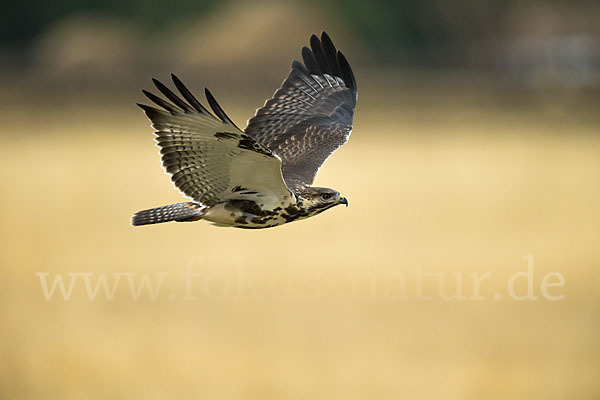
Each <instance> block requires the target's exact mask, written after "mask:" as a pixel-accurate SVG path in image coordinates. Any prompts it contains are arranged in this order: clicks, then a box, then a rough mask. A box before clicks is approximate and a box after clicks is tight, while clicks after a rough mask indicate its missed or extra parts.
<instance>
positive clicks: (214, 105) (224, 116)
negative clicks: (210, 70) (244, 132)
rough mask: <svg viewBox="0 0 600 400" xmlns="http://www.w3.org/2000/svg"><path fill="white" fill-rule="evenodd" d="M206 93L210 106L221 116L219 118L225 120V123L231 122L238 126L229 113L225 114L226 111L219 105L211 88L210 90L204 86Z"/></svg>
mask: <svg viewBox="0 0 600 400" xmlns="http://www.w3.org/2000/svg"><path fill="white" fill-rule="evenodd" d="M204 94H205V95H206V100H208V105H209V106H210V108H212V110H213V112H214V113H215V114H216V116H217V117H219V119H220V120H221V121H223V122H224V123H226V124H230V125H232V126H235V127H236V128H237V126H236V125H235V124H234V123H233V121H232V120H231V118H229V117H228V116H227V114H225V111H223V109H222V108H221V106H220V105H219V103H217V100H216V99H215V97H214V96H213V95H212V93H211V92H210V90H208V89H207V88H204ZM238 129H239V128H238Z"/></svg>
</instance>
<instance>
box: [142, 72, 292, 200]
mask: <svg viewBox="0 0 600 400" xmlns="http://www.w3.org/2000/svg"><path fill="white" fill-rule="evenodd" d="M172 78H173V83H174V84H175V86H176V88H177V90H178V91H179V93H180V95H181V96H183V99H185V100H183V99H182V98H181V97H179V96H178V95H177V94H175V93H173V92H172V91H171V90H170V89H168V88H167V87H166V86H165V85H163V84H162V83H161V82H159V81H157V80H156V79H153V81H154V84H155V85H156V87H157V88H158V90H159V91H160V92H161V93H162V94H163V95H164V96H165V97H166V98H167V99H169V100H170V101H171V102H168V101H166V100H163V99H162V98H160V97H158V96H156V95H154V94H152V93H150V92H147V91H145V90H144V91H143V93H144V94H145V95H146V96H147V97H148V98H149V99H150V100H152V102H154V103H155V104H156V105H158V106H160V107H161V108H162V109H157V108H154V107H150V106H147V105H143V104H138V105H139V106H140V107H141V108H142V109H143V110H144V112H145V113H146V115H147V116H148V118H150V120H151V121H152V126H153V127H154V128H155V129H156V132H155V133H156V135H157V137H156V141H157V142H158V146H159V147H160V149H161V150H160V153H161V154H162V163H163V166H164V167H165V169H166V170H167V172H168V173H169V174H171V180H172V181H173V183H174V184H175V186H176V187H177V188H179V189H180V190H181V191H182V192H183V193H184V194H186V195H187V196H189V197H191V198H192V199H194V200H196V201H198V202H200V203H203V204H206V205H209V206H210V205H213V204H216V203H218V202H220V201H224V200H228V199H236V198H238V199H241V198H247V195H249V194H251V195H254V196H256V195H258V196H265V197H266V196H272V197H274V198H281V197H283V196H287V195H289V194H290V191H289V190H288V188H287V186H286V185H285V182H284V181H283V177H282V175H281V160H280V159H279V158H278V157H277V156H276V155H274V154H273V153H272V152H271V151H270V150H269V149H267V148H266V147H264V146H263V145H261V144H259V143H258V142H257V141H256V140H254V139H253V138H252V137H250V136H248V135H247V134H245V133H244V132H242V131H241V130H240V129H239V128H238V127H237V126H235V124H234V123H233V122H232V121H231V119H229V117H228V116H227V115H226V114H225V112H224V111H223V109H221V107H220V106H219V104H218V103H217V102H216V100H215V98H214V97H213V96H212V94H211V93H210V92H209V91H208V90H206V98H207V100H208V104H209V105H210V107H211V108H212V110H213V112H214V113H215V114H216V116H217V117H218V118H217V117H215V116H213V115H212V114H211V113H210V112H209V111H208V110H207V109H206V108H204V107H203V106H202V104H200V102H199V101H198V100H196V98H195V97H194V96H193V95H192V93H191V92H190V91H189V90H188V89H187V88H186V87H185V86H184V85H183V83H181V81H180V80H179V79H178V78H177V77H176V76H175V75H172ZM242 189H243V190H242Z"/></svg>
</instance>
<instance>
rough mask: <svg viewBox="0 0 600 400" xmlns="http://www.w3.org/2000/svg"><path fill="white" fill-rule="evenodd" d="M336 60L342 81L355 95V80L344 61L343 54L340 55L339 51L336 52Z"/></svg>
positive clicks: (350, 69) (346, 61)
mask: <svg viewBox="0 0 600 400" xmlns="http://www.w3.org/2000/svg"><path fill="white" fill-rule="evenodd" d="M337 59H338V63H339V66H340V70H341V73H342V76H341V78H342V79H343V80H344V83H345V84H346V86H347V87H348V88H349V89H351V90H352V91H353V92H354V94H355V95H356V92H357V91H356V78H355V77H354V73H353V72H352V68H350V64H349V63H348V60H346V57H344V54H342V52H341V51H338V52H337Z"/></svg>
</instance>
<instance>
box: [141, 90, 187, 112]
mask: <svg viewBox="0 0 600 400" xmlns="http://www.w3.org/2000/svg"><path fill="white" fill-rule="evenodd" d="M142 93H143V94H144V96H146V97H147V98H148V99H150V101H152V102H153V103H154V104H156V105H157V106H159V107H162V108H164V109H165V110H167V111H168V112H170V113H171V114H175V113H176V112H178V111H179V110H178V109H177V108H175V107H174V106H173V105H172V104H171V103H169V102H168V101H165V100H163V99H161V98H160V97H158V96H157V95H155V94H154V93H151V92H149V91H147V90H145V89H142Z"/></svg>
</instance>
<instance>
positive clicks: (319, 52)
mask: <svg viewBox="0 0 600 400" xmlns="http://www.w3.org/2000/svg"><path fill="white" fill-rule="evenodd" d="M310 47H311V49H312V52H313V54H314V56H315V59H316V60H317V63H318V64H319V67H321V71H322V72H324V73H326V74H329V75H332V74H333V70H332V69H331V67H330V66H329V62H328V61H327V58H326V57H325V52H324V51H323V46H322V45H321V41H320V40H319V38H318V37H317V36H316V35H312V36H311V37H310Z"/></svg>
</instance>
